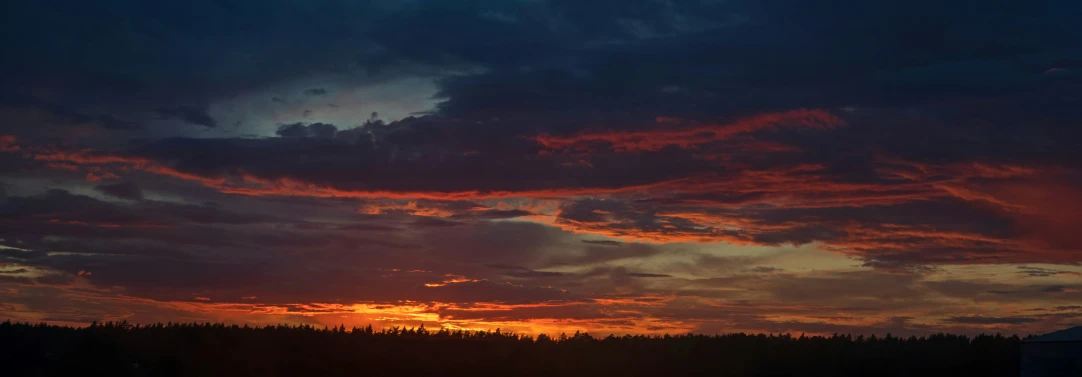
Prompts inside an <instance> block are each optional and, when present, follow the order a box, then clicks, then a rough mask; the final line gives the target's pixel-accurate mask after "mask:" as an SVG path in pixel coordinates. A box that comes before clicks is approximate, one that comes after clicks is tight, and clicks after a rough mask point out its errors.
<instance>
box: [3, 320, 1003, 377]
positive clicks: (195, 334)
mask: <svg viewBox="0 0 1082 377" xmlns="http://www.w3.org/2000/svg"><path fill="white" fill-rule="evenodd" d="M1020 340H1021V339H1019V338H1018V337H1017V336H1012V337H1004V336H1001V335H980V336H977V337H974V338H969V337H966V336H962V335H950V334H936V335H931V336H927V337H908V338H905V337H894V336H890V335H889V334H888V335H886V336H883V337H876V336H868V337H863V336H856V337H853V336H849V335H834V336H830V337H820V336H811V337H806V336H790V335H746V334H730V335H720V336H708V335H693V334H688V335H677V336H669V335H666V336H608V337H604V338H595V337H592V336H590V335H588V334H585V333H577V334H575V335H561V336H559V337H549V336H544V335H542V336H538V337H536V338H531V337H528V336H522V335H517V334H511V333H502V332H499V331H491V332H465V331H447V330H440V331H430V330H426V329H425V328H424V327H420V328H416V329H412V328H411V329H404V328H390V329H384V330H380V331H374V330H373V329H372V328H371V326H369V327H366V328H363V329H359V328H354V329H346V328H344V327H338V328H330V329H326V328H322V329H320V328H314V327H311V326H285V325H280V326H266V327H247V326H235V325H234V326H230V325H223V324H210V323H206V324H156V325H147V326H139V325H131V324H128V323H126V322H120V323H105V324H94V325H92V326H89V327H84V328H71V327H60V326H49V325H45V324H39V325H34V324H22V323H11V322H4V323H0V371H2V373H0V374H3V375H5V376H384V375H394V376H400V377H401V376H559V377H574V376H691V375H696V376H876V377H881V376H985V377H988V376H1011V377H1014V376H1017V375H1018V359H1019V343H1020Z"/></svg>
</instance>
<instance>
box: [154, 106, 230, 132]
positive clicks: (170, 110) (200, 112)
mask: <svg viewBox="0 0 1082 377" xmlns="http://www.w3.org/2000/svg"><path fill="white" fill-rule="evenodd" d="M157 112H158V114H159V115H161V116H162V117H164V118H166V119H170V118H176V119H180V120H182V121H184V122H186V123H189V124H194V125H197V126H203V127H207V128H215V127H218V122H217V121H215V120H214V118H213V117H211V116H210V115H209V114H207V110H206V109H200V108H195V107H186V106H178V107H163V108H159V109H158V110H157Z"/></svg>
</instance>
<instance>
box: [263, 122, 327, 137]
mask: <svg viewBox="0 0 1082 377" xmlns="http://www.w3.org/2000/svg"><path fill="white" fill-rule="evenodd" d="M275 134H277V135H278V136H281V137H287V138H305V137H310V138H316V139H332V138H334V137H335V135H337V134H338V127H335V126H334V125H333V124H326V123H312V124H309V125H304V124H302V123H293V124H284V125H281V126H279V127H278V130H277V131H275Z"/></svg>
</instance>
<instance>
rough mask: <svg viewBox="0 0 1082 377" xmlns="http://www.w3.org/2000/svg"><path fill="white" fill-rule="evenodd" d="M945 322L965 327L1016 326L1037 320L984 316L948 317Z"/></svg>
mask: <svg viewBox="0 0 1082 377" xmlns="http://www.w3.org/2000/svg"><path fill="white" fill-rule="evenodd" d="M946 321H947V322H950V323H961V324H967V325H1018V324H1023V323H1032V322H1037V321H1039V319H1037V318H1029V317H985V316H979V315H975V316H968V317H950V318H947V320H946Z"/></svg>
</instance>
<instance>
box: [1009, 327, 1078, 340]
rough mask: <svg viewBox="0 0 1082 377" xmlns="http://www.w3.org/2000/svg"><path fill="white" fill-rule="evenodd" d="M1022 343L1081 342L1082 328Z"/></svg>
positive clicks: (1052, 333) (1070, 329)
mask: <svg viewBox="0 0 1082 377" xmlns="http://www.w3.org/2000/svg"><path fill="white" fill-rule="evenodd" d="M1022 342H1023V343H1048V342H1082V326H1075V327H1072V328H1069V329H1066V330H1060V331H1056V332H1051V333H1048V334H1044V335H1041V336H1038V337H1036V338H1033V339H1026V340H1023V341H1022Z"/></svg>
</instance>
